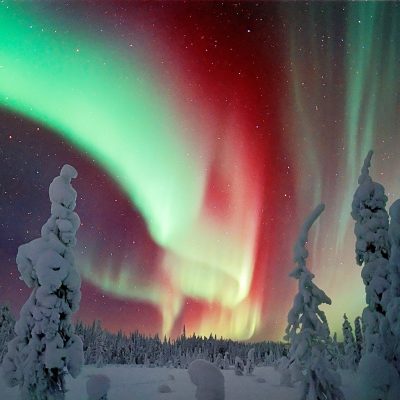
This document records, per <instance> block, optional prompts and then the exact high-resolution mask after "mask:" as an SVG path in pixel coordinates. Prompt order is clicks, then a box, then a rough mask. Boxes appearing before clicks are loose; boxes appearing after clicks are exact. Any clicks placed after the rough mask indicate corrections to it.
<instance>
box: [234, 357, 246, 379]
mask: <svg viewBox="0 0 400 400" xmlns="http://www.w3.org/2000/svg"><path fill="white" fill-rule="evenodd" d="M234 368H235V374H236V375H238V376H241V375H243V372H244V363H243V360H242V359H241V358H240V357H238V356H236V357H235V366H234Z"/></svg>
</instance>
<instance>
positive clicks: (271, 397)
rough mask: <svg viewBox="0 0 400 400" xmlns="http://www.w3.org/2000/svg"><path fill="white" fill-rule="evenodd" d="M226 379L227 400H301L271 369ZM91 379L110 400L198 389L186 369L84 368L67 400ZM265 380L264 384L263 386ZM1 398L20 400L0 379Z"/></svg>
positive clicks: (81, 394)
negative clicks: (105, 381) (163, 389)
mask: <svg viewBox="0 0 400 400" xmlns="http://www.w3.org/2000/svg"><path fill="white" fill-rule="evenodd" d="M222 373H223V374H224V377H225V400H298V399H299V395H300V392H299V388H298V387H294V388H288V387H283V386H280V385H279V378H280V375H279V373H278V372H277V371H275V369H274V368H272V367H257V368H256V369H255V371H254V374H253V376H245V375H244V376H236V375H235V373H234V370H233V369H231V370H222ZM91 375H105V376H107V377H108V378H109V379H110V391H109V395H108V400H162V399H166V400H167V399H170V400H195V390H196V387H195V386H194V385H193V384H192V383H191V381H190V378H189V374H188V372H187V370H185V369H173V368H141V367H137V366H125V365H120V366H118V365H116V366H114V365H113V366H105V367H103V368H96V367H94V366H85V367H84V368H83V371H82V373H81V375H80V376H79V377H78V378H77V379H72V378H68V380H67V387H68V389H69V392H68V393H67V396H66V399H67V400H88V396H87V391H86V382H87V380H88V378H89V376H91ZM342 378H343V387H342V389H343V391H344V392H345V395H346V399H350V398H352V397H353V396H351V392H352V389H351V382H352V381H353V378H354V377H351V376H348V375H346V376H342ZM263 380H265V382H263ZM162 384H166V385H168V386H169V387H170V388H171V389H172V391H171V392H170V393H160V392H159V387H160V385H162ZM0 398H1V399H3V400H19V398H18V389H17V388H13V389H10V388H7V387H6V385H5V384H4V381H3V379H2V378H0Z"/></svg>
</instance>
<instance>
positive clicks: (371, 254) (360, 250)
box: [351, 151, 390, 358]
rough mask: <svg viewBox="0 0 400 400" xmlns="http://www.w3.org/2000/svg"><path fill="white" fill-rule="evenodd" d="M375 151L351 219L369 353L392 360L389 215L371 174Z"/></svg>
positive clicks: (368, 161)
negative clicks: (388, 335) (387, 334)
mask: <svg viewBox="0 0 400 400" xmlns="http://www.w3.org/2000/svg"><path fill="white" fill-rule="evenodd" d="M371 157H372V151H370V152H369V153H368V155H367V157H366V158H365V160H364V165H363V167H362V169H361V174H360V177H359V178H358V184H359V186H358V188H357V190H356V191H355V193H354V197H353V203H352V211H351V216H352V217H353V219H354V220H355V222H356V223H355V228H354V233H355V235H356V261H357V264H358V265H360V266H362V267H363V268H362V271H361V276H362V279H363V282H364V285H365V293H366V303H367V307H366V308H364V311H363V314H362V320H363V326H364V329H365V332H364V345H365V349H364V350H365V352H366V353H370V352H373V351H375V352H376V353H377V354H380V355H383V356H384V357H385V358H387V357H388V349H386V345H385V340H384V335H383V334H382V333H381V332H382V329H383V326H384V325H385V323H384V319H385V317H386V309H387V305H388V300H389V297H390V290H389V287H390V283H389V277H388V262H389V256H390V245H389V235H388V230H389V216H388V213H387V212H386V209H385V206H386V202H387V197H386V195H385V189H384V188H383V186H382V185H381V184H379V183H377V182H374V181H373V180H372V179H371V177H370V175H369V167H370V165H371Z"/></svg>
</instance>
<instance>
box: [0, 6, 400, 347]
mask: <svg viewBox="0 0 400 400" xmlns="http://www.w3.org/2000/svg"><path fill="white" fill-rule="evenodd" d="M399 67H400V7H399V4H396V3H386V4H384V3H349V4H347V3H312V4H311V5H310V4H306V3H255V2H254V3H253V2H246V3H219V2H188V3H184V2H171V3H169V2H104V3H97V2H96V3H95V2H85V3H78V2H76V3H72V4H67V3H65V4H64V3H63V2H59V3H58V2H57V3H32V4H30V3H13V2H9V3H7V2H6V3H1V4H0V154H1V161H0V162H1V165H0V168H1V169H0V185H1V186H0V193H1V197H0V224H1V233H0V245H1V246H0V263H1V265H2V267H1V269H0V301H2V302H4V301H6V302H10V303H11V304H12V307H13V309H14V310H15V311H17V310H18V309H19V307H20V305H21V304H22V303H23V302H24V301H25V299H26V296H27V294H28V291H27V289H26V288H24V287H23V285H22V283H21V282H20V281H18V279H17V278H18V273H17V269H16V266H15V261H14V260H15V255H16V251H17V247H18V245H20V244H22V243H24V242H26V241H28V240H31V239H33V238H35V237H37V236H38V235H39V232H40V228H41V226H42V225H43V224H44V222H45V221H46V219H47V217H48V215H49V207H50V205H49V201H48V199H47V187H48V185H49V183H50V182H51V179H52V178H53V177H54V176H56V175H57V174H58V172H59V168H60V166H62V165H63V164H64V163H66V162H67V163H69V164H71V165H74V167H75V168H76V169H77V170H78V172H79V177H78V179H77V180H76V182H75V181H74V187H75V188H76V190H77V191H78V204H77V209H76V211H77V212H78V214H79V215H80V218H81V220H82V226H81V228H80V230H79V232H78V242H79V244H78V247H77V249H76V254H77V263H78V267H79V269H80V271H81V273H82V277H83V286H82V303H81V308H80V311H79V314H78V316H77V317H78V318H80V319H83V320H84V321H86V322H91V321H92V320H93V319H100V320H101V321H102V323H103V325H104V326H105V327H106V328H108V329H111V330H113V331H117V330H118V329H122V330H124V331H125V332H129V331H133V330H136V329H138V330H140V331H143V332H145V333H151V334H154V333H159V334H162V335H163V334H166V335H172V336H174V335H176V334H178V333H179V332H180V331H181V329H182V326H183V325H184V324H185V325H186V330H187V331H188V332H196V333H197V334H202V335H209V334H210V333H211V332H213V333H216V334H217V335H218V336H220V335H222V336H225V337H231V338H234V339H252V340H260V339H281V338H282V336H283V332H284V327H285V325H286V316H287V312H288V309H289V308H290V305H291V303H292V300H293V296H294V294H295V290H296V287H295V282H292V279H290V278H289V277H288V273H289V272H290V271H291V270H292V269H293V261H292V249H293V245H294V242H295V240H296V235H297V233H298V231H299V229H300V226H301V223H302V220H303V219H304V218H305V217H306V216H307V215H308V214H309V212H310V211H311V210H312V209H313V208H314V207H315V205H316V204H318V203H319V202H324V203H326V211H325V212H324V214H323V215H322V217H321V218H320V220H319V222H318V223H317V224H316V225H315V226H314V227H313V229H312V230H311V232H310V242H309V250H310V257H309V267H310V269H311V270H312V271H313V272H314V274H315V275H316V278H315V281H316V283H317V284H318V285H319V286H320V287H321V288H322V289H324V290H325V291H326V293H327V294H328V295H329V296H330V297H331V299H332V303H333V304H332V306H329V307H326V308H325V311H326V313H327V316H328V319H329V322H330V324H331V330H332V331H337V332H339V330H340V326H341V320H342V315H343V313H344V312H346V313H347V314H348V315H349V316H350V317H351V318H354V317H355V316H357V315H359V314H360V313H361V310H362V308H363V304H364V293H363V291H364V289H363V286H362V281H361V278H360V268H359V267H357V265H356V264H355V260H354V242H355V241H354V238H353V233H352V231H353V222H352V221H351V217H350V206H351V199H352V194H353V192H354V190H355V188H356V183H357V176H358V173H359V170H360V168H361V165H362V160H363V158H364V156H365V155H366V153H367V152H368V150H369V149H371V148H373V149H374V150H375V155H374V158H373V161H372V168H371V173H372V175H373V177H374V178H375V180H378V181H380V182H381V183H382V184H384V186H385V187H386V190H387V192H388V197H389V203H391V202H392V201H393V200H394V199H396V198H398V197H400V190H399V189H400V188H399V174H398V173H397V172H396V171H398V170H399V169H398V168H399V165H400V154H399V153H400V136H399V128H400V117H399V111H400V109H399V107H400V99H399V93H400V78H399V74H398V73H397V71H398V70H399Z"/></svg>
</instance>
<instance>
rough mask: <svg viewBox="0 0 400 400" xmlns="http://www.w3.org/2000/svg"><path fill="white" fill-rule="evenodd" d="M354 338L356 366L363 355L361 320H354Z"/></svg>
mask: <svg viewBox="0 0 400 400" xmlns="http://www.w3.org/2000/svg"><path fill="white" fill-rule="evenodd" d="M354 336H355V339H356V349H357V364H358V363H359V362H360V358H361V355H362V353H363V348H364V345H363V341H364V338H363V333H362V328H361V318H360V317H356V319H355V320H354Z"/></svg>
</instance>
